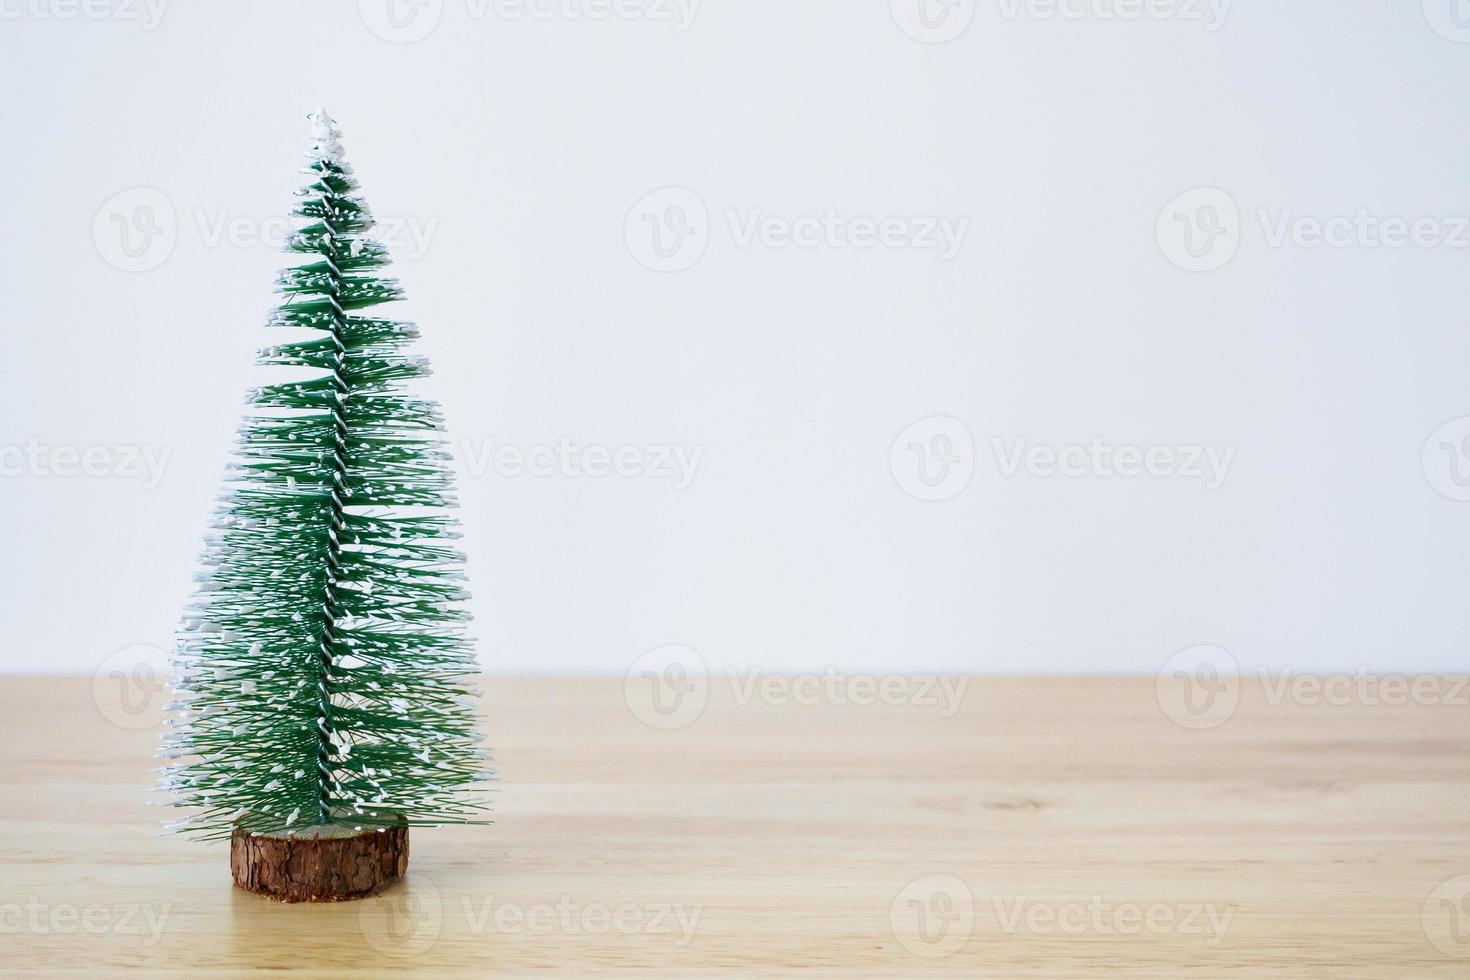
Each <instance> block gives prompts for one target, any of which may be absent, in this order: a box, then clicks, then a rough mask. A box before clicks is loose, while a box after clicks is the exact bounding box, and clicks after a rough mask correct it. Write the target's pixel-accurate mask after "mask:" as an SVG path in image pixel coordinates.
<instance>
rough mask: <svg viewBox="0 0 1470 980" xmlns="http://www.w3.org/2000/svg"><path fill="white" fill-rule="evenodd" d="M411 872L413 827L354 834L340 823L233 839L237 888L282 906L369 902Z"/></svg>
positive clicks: (237, 834) (242, 833)
mask: <svg viewBox="0 0 1470 980" xmlns="http://www.w3.org/2000/svg"><path fill="white" fill-rule="evenodd" d="M407 870H408V827H406V826H403V825H399V826H396V827H385V828H383V829H382V830H378V829H377V828H367V829H364V830H354V829H353V828H351V827H339V826H336V825H334V824H325V825H322V826H314V827H304V828H302V829H301V830H297V831H293V832H292V833H291V834H289V835H287V834H261V835H260V836H258V837H257V836H252V835H251V833H250V832H249V831H247V830H241V829H240V828H238V827H236V828H235V832H234V834H232V835H231V837H230V873H231V874H232V875H234V877H235V886H236V887H237V888H243V889H245V890H246V891H251V892H255V893H256V894H257V895H265V896H266V897H268V898H274V899H277V900H278V901H282V902H345V901H349V900H351V899H354V898H366V897H368V896H369V895H372V894H374V893H376V892H379V891H381V890H382V889H384V888H386V887H388V886H389V885H391V884H393V882H395V881H398V880H399V879H400V878H402V877H403V875H404V873H405V872H406V871H407Z"/></svg>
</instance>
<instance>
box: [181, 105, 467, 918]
mask: <svg viewBox="0 0 1470 980" xmlns="http://www.w3.org/2000/svg"><path fill="white" fill-rule="evenodd" d="M311 120H312V145H311V149H310V151H309V152H308V154H307V156H308V158H309V163H308V165H307V167H306V169H305V170H304V171H303V172H304V173H306V174H307V175H308V176H309V177H310V178H311V179H310V181H309V183H307V184H306V186H305V187H303V188H302V189H301V190H300V191H298V192H297V196H298V197H299V198H300V200H299V202H298V204H297V206H296V208H295V211H294V214H295V215H296V216H297V217H298V218H300V219H303V221H302V225H303V226H302V227H300V228H299V230H297V231H296V232H295V233H294V234H293V235H292V237H291V238H290V239H289V241H288V242H287V245H286V249H287V251H289V252H293V253H299V254H300V255H302V256H304V257H305V260H304V262H303V263H302V264H299V265H296V266H293V267H291V268H288V269H286V270H285V271H284V272H282V273H281V275H280V277H279V279H278V283H277V285H278V289H279V291H280V292H281V293H283V294H285V296H286V300H285V302H284V303H283V304H282V305H281V306H280V307H278V308H277V309H276V310H275V311H274V313H273V314H272V316H271V318H270V321H269V325H270V326H272V327H281V328H287V329H289V330H292V331H294V334H293V339H291V340H289V341H288V342H285V343H281V344H279V345H277V346H273V347H268V348H265V349H264V350H262V351H261V352H260V357H259V363H260V364H262V365H269V366H272V367H275V368H278V369H288V370H281V371H278V373H280V374H283V375H287V376H289V377H290V378H291V380H284V381H281V382H279V383H274V384H268V385H265V386H263V387H260V388H256V389H254V390H253V391H251V392H250V395H249V397H248V399H247V400H248V402H249V403H250V405H251V406H252V407H251V410H250V411H249V413H248V415H247V418H246V420H245V422H244V423H243V424H242V425H241V427H240V430H239V440H238V447H237V450H236V454H235V458H234V460H233V461H232V462H231V464H230V467H229V472H228V473H227V475H226V481H227V485H226V489H225V490H224V492H223V494H222V496H221V498H220V505H219V507H217V508H216V510H215V512H214V515H215V520H214V523H213V528H212V530H211V532H210V533H209V534H207V535H206V538H205V550H204V554H203V557H202V558H201V565H202V566H203V568H202V570H201V571H200V572H199V573H197V574H196V578H197V579H198V581H199V594H198V595H197V597H196V598H195V599H194V600H193V602H192V603H191V605H190V607H189V609H188V610H187V611H186V613H185V617H184V623H183V626H182V628H181V633H180V638H179V641H178V646H177V650H176V652H175V656H174V660H175V663H174V666H175V673H176V681H175V686H176V699H175V701H174V702H173V703H172V704H171V705H170V708H171V709H172V710H173V711H174V715H173V716H172V717H171V718H170V720H169V721H168V723H167V724H168V725H169V728H170V730H169V731H168V732H166V733H165V735H164V737H163V748H162V752H161V754H162V756H163V757H164V758H165V759H166V760H167V761H168V765H167V766H166V768H165V769H164V770H163V773H164V775H163V777H162V786H163V788H165V789H166V790H168V791H169V792H170V793H171V795H172V802H173V803H174V804H175V805H179V806H185V807H190V808H191V809H192V812H191V813H190V814H189V815H188V816H186V817H184V818H183V819H181V820H178V821H175V822H173V823H171V824H170V825H169V826H170V828H171V829H174V830H179V831H182V832H185V833H190V834H193V835H195V836H198V837H201V838H205V839H210V838H224V837H230V838H231V839H232V854H231V865H232V868H233V869H234V872H235V880H236V883H237V884H240V885H242V886H243V887H247V888H251V889H252V890H256V891H261V892H265V893H267V894H272V895H274V896H275V897H279V898H286V899H288V900H298V899H313V900H318V899H335V898H352V897H358V896H359V895H361V894H367V893H370V892H371V891H373V890H376V889H377V888H379V887H381V886H382V885H383V884H386V883H387V882H389V881H391V880H394V879H396V878H397V877H399V876H401V875H402V873H403V870H404V867H405V866H406V863H407V833H408V830H407V828H408V827H409V826H418V825H439V824H444V823H475V822H482V821H479V820H476V819H474V818H475V816H476V815H477V814H479V813H481V812H482V811H484V810H485V809H486V807H485V804H484V802H483V787H481V786H480V785H478V784H479V783H480V782H481V781H482V780H485V779H488V778H490V775H489V773H488V772H487V771H486V770H485V756H484V753H483V751H481V750H480V749H477V748H476V744H475V743H476V742H477V741H478V736H477V735H476V733H475V730H474V729H475V714H474V706H475V697H476V694H477V692H476V689H475V678H476V675H477V668H476V664H475V659H474V654H473V650H472V649H471V646H470V643H469V641H468V640H467V639H466V637H465V635H464V629H465V624H466V623H467V622H468V619H469V615H468V613H467V612H465V611H464V610H463V608H462V605H463V600H464V599H466V598H467V597H468V595H467V593H466V592H465V590H464V586H463V582H464V575H463V572H462V567H463V560H464V559H463V555H461V554H460V553H459V552H457V551H456V550H454V548H453V547H452V546H451V544H450V541H451V539H453V538H457V537H458V536H459V535H458V530H457V523H456V522H455V521H454V520H453V518H452V516H450V514H449V513H448V509H449V508H451V507H453V506H454V503H455V502H454V498H453V486H452V477H451V473H450V471H449V468H448V459H449V456H448V453H447V452H446V450H445V448H444V442H443V439H442V437H441V436H440V432H441V430H442V424H441V415H440V412H439V409H438V407H437V406H436V405H435V404H434V403H432V402H428V401H423V400H420V399H416V398H413V397H410V396H409V395H408V394H406V393H405V391H404V385H403V382H405V381H407V380H408V379H410V378H414V377H418V376H421V375H426V374H428V373H429V370H428V365H427V363H426V362H425V360H424V359H423V358H420V357H413V356H409V355H407V354H405V353H404V349H405V348H406V347H407V346H408V345H409V344H410V343H411V342H412V340H413V338H414V337H416V336H417V330H416V329H415V328H414V326H413V325H412V324H409V323H403V322H399V321H395V320H388V319H382V318H379V317H374V316H366V315H364V313H363V311H364V310H366V309H368V308H370V307H374V306H377V305H378V304H380V303H387V302H389V301H391V300H396V299H399V298H401V296H402V293H401V292H400V290H399V288H398V285H397V283H396V282H395V281H394V280H392V279H387V278H384V277H381V276H379V275H378V274H377V270H378V269H380V268H382V267H383V266H385V265H387V264H388V261H389V259H388V255H387V251H386V249H385V248H384V247H383V246H382V245H380V244H378V243H376V242H373V241H371V240H369V239H367V238H365V237H363V235H364V233H365V232H367V231H368V230H369V229H370V228H371V227H372V224H373V218H372V215H371V213H370V212H369V210H368V207H367V204H366V203H365V202H364V201H363V200H362V198H361V197H359V196H358V195H357V194H356V193H355V192H356V190H357V183H356V181H355V180H354V178H353V173H352V169H351V168H350V167H349V166H348V165H347V164H346V162H344V160H343V157H342V146H341V144H340V143H339V142H338V135H339V134H338V131H337V128H336V126H335V124H334V123H333V121H332V120H331V118H329V117H328V116H327V115H326V114H325V113H323V112H318V113H315V114H313V115H312V116H311ZM293 855H294V856H293Z"/></svg>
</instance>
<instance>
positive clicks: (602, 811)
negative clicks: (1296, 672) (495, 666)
mask: <svg viewBox="0 0 1470 980" xmlns="http://www.w3.org/2000/svg"><path fill="white" fill-rule="evenodd" d="M486 687H487V690H488V692H489V695H490V703H489V705H488V709H489V716H490V724H489V726H488V727H489V731H490V735H491V744H492V745H494V746H495V749H496V756H497V764H498V767H499V769H500V771H501V773H502V776H503V782H502V784H501V786H500V791H499V793H498V797H497V807H498V816H497V823H496V824H495V825H494V826H491V827H481V828H445V829H438V830H416V831H415V832H414V857H413V863H412V866H411V867H410V868H409V872H408V877H407V879H406V880H405V881H404V882H403V883H401V884H399V885H395V886H393V887H392V888H390V889H389V890H388V891H386V892H384V893H383V894H382V895H380V896H377V897H374V898H369V899H365V900H363V901H360V902H352V903H344V904H337V905H319V906H311V905H283V904H280V903H276V902H271V901H267V900H265V899H262V898H260V897H258V896H255V895H251V894H248V893H246V892H243V891H241V890H239V889H237V888H233V887H231V883H230V870H229V861H228V846H227V845H224V844H215V845H200V844H194V843H190V842H188V841H184V840H180V839H176V838H172V837H160V836H156V835H157V834H158V832H159V827H160V821H161V820H162V819H163V818H164V817H166V816H168V815H169V814H167V812H166V811H163V810H161V809H157V808H151V807H148V806H145V804H144V800H145V799H146V798H147V792H146V791H147V787H148V785H149V784H150V782H151V774H150V772H149V770H150V768H151V767H152V766H153V764H154V763H153V761H152V758H151V751H152V746H153V742H154V737H153V734H152V732H151V731H149V730H148V729H147V728H145V727H141V726H144V725H146V724H147V723H148V721H149V712H150V711H153V710H154V709H155V707H156V704H154V703H153V702H151V701H150V702H149V704H148V705H147V708H146V710H144V711H142V712H139V711H137V710H136V707H135V706H130V707H128V708H127V711H126V713H124V714H120V713H119V708H118V705H116V704H109V703H107V700H108V698H110V697H111V696H112V695H110V694H108V693H106V690H105V686H102V687H94V684H93V681H92V680H91V679H86V678H20V679H15V678H12V679H4V680H0V712H3V717H4V719H5V732H6V738H5V739H4V740H3V741H0V848H3V858H0V941H3V943H4V946H3V948H4V955H3V956H0V970H4V971H6V972H9V973H14V974H16V975H25V976H35V975H43V974H54V975H66V974H72V975H77V974H84V973H85V974H92V975H94V976H95V975H106V974H110V973H112V972H115V971H119V970H123V969H128V968H133V969H139V970H143V971H145V972H147V973H148V974H150V975H176V976H187V977H208V976H231V975H236V974H239V973H241V972H243V971H244V970H245V969H246V968H247V967H259V968H268V969H275V970H293V971H299V972H300V973H301V975H304V976H321V977H337V976H342V975H381V974H388V975H398V974H405V973H412V972H423V973H425V974H429V975H436V976H442V975H446V974H464V975H484V974H486V973H493V972H504V973H508V974H511V975H528V974H531V973H566V974H588V973H600V972H605V971H608V970H615V969H618V968H626V969H627V970H629V971H630V972H631V973H632V974H634V975H639V976H648V975H663V976H670V977H674V976H677V977H685V976H701V975H711V974H715V973H719V972H723V971H738V972H741V973H746V974H764V975H781V976H784V975H790V974H793V973H797V972H800V973H803V974H804V975H808V976H891V977H925V976H944V975H953V976H966V977H992V976H993V977H1083V976H1093V975H1104V974H1107V975H1115V976H1128V977H1195V976H1197V977H1227V976H1228V977H1261V978H1265V977H1271V978H1282V977H1323V976H1340V977H1348V976H1351V977H1370V978H1371V977H1384V978H1389V977H1392V978H1395V980H1398V978H1404V977H1446V978H1448V977H1457V978H1463V977H1466V976H1467V975H1470V898H1467V897H1466V896H1470V877H1462V876H1470V766H1467V764H1466V762H1467V758H1470V756H1467V750H1470V709H1467V708H1466V707H1465V706H1464V705H1463V703H1462V702H1461V701H1460V700H1458V699H1456V698H1453V697H1449V696H1447V695H1446V696H1443V697H1441V698H1439V700H1437V701H1433V702H1432V703H1410V704H1397V705H1393V704H1383V703H1368V702H1369V701H1374V700H1381V699H1365V698H1361V697H1354V698H1352V699H1350V700H1349V702H1348V703H1345V704H1336V703H1327V702H1324V701H1322V700H1320V699H1319V700H1312V699H1310V698H1302V697H1295V696H1292V697H1287V698H1285V699H1282V698H1280V697H1279V696H1278V697H1270V696H1268V693H1267V692H1266V691H1264V690H1263V689H1262V688H1261V686H1260V685H1259V684H1254V683H1247V684H1245V685H1244V689H1243V691H1242V695H1241V700H1240V703H1239V706H1238V707H1237V708H1236V709H1235V711H1234V712H1233V713H1232V714H1231V715H1230V716H1229V717H1228V719H1226V720H1224V721H1223V722H1222V723H1219V724H1217V725H1215V727H1211V728H1208V729H1205V730H1190V729H1187V728H1184V727H1181V726H1180V725H1177V724H1175V723H1174V722H1173V721H1171V720H1170V718H1169V717H1167V716H1166V714H1165V712H1164V711H1162V710H1161V708H1160V704H1159V701H1158V698H1157V696H1156V692H1155V682H1154V680H1153V679H1152V678H1149V679H1024V678H1009V679H989V678H973V679H970V680H969V682H968V687H967V688H966V689H965V691H964V696H963V699H962V700H961V701H960V702H959V705H958V710H956V711H954V712H953V713H952V714H950V715H948V716H944V712H943V711H942V710H941V709H940V707H938V706H935V705H926V704H913V703H908V704H902V705H896V706H888V705H882V704H872V705H866V706H862V705H855V704H850V703H844V704H832V703H819V704H816V705H812V706H803V705H799V704H793V703H789V702H783V701H782V699H781V698H780V697H774V698H762V697H760V696H757V697H756V698H755V699H754V700H753V701H752V702H750V703H741V699H740V698H739V697H737V696H736V691H735V690H732V688H731V685H730V684H729V683H727V682H726V681H725V679H723V678H722V679H716V680H714V681H713V683H712V686H711V690H710V694H709V702H708V705H707V706H706V707H705V709H704V710H703V712H702V713H701V714H700V715H699V716H698V717H697V718H695V719H694V720H692V721H691V722H690V723H689V724H687V725H685V726H684V727H679V728H675V729H673V730H659V729H655V728H651V727H649V726H647V725H645V724H643V723H642V722H640V721H639V720H638V718H636V717H635V716H634V714H633V712H632V711H630V709H629V706H628V703H627V701H626V700H625V697H624V681H623V680H622V679H621V678H618V679H602V678H576V679H565V678H562V679H552V678H491V679H489V680H488V681H487V684H486ZM1452 689H1453V688H1452V685H1446V686H1445V687H1443V688H1442V689H1441V690H1442V692H1447V691H1450V690H1452ZM99 692H101V693H99ZM1461 696H1462V697H1463V691H1462V692H1461ZM773 701H774V702H776V703H772V702H773Z"/></svg>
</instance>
